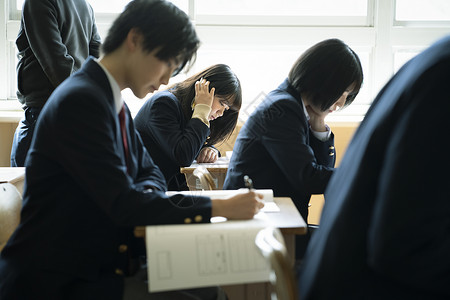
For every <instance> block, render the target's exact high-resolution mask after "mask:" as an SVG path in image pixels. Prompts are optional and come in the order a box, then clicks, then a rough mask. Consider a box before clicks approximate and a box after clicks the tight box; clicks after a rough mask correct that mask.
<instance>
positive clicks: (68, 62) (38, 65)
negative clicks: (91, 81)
mask: <svg viewBox="0 0 450 300" xmlns="http://www.w3.org/2000/svg"><path fill="white" fill-rule="evenodd" d="M16 45H17V49H18V51H19V54H18V57H19V63H18V64H17V98H18V99H19V101H20V103H21V104H22V107H23V109H24V111H25V116H24V118H23V119H22V120H21V121H20V123H19V126H18V127H17V130H16V133H15V135H14V141H13V145H12V149H11V166H12V167H23V166H24V165H25V158H26V156H27V153H28V149H29V147H30V143H31V139H32V137H33V132H34V128H35V125H36V121H37V118H38V117H39V114H40V112H41V109H42V107H43V106H44V104H45V103H46V102H47V99H48V97H50V95H51V93H52V92H53V90H54V89H55V88H56V87H57V86H58V85H59V84H60V83H61V82H63V81H64V80H65V79H66V78H67V77H69V76H70V75H71V74H72V73H74V72H75V71H77V70H78V69H80V68H81V65H82V64H83V62H84V61H85V60H86V58H87V57H88V56H94V57H99V48H100V36H99V35H98V32H97V27H96V24H95V19H94V12H93V10H92V7H91V6H90V5H89V4H88V3H87V2H86V0H71V1H66V0H25V3H24V5H23V8H22V20H21V23H20V31H19V35H18V37H17V40H16Z"/></svg>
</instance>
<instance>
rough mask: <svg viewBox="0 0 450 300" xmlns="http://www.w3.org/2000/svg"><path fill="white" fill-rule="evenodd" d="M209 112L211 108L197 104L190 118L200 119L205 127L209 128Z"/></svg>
mask: <svg viewBox="0 0 450 300" xmlns="http://www.w3.org/2000/svg"><path fill="white" fill-rule="evenodd" d="M210 112H211V107H210V106H208V105H206V104H197V105H195V107H194V112H193V113H192V118H197V119H200V121H202V122H203V123H205V125H206V126H208V127H209V118H208V117H209V113H210Z"/></svg>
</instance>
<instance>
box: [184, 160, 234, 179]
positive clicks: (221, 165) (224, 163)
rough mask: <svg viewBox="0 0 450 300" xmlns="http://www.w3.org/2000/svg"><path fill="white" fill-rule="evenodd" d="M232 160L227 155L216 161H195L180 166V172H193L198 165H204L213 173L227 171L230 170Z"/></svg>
mask: <svg viewBox="0 0 450 300" xmlns="http://www.w3.org/2000/svg"><path fill="white" fill-rule="evenodd" d="M229 163H230V160H229V159H228V158H227V157H220V158H219V159H218V160H217V161H216V162H214V163H200V164H199V163H193V164H192V165H190V166H189V167H184V168H180V172H181V173H183V174H185V175H186V174H192V172H194V170H195V168H197V167H198V166H204V167H205V168H206V169H208V171H209V172H211V173H226V172H227V171H228V164H229Z"/></svg>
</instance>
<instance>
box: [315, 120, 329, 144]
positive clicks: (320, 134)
mask: <svg viewBox="0 0 450 300" xmlns="http://www.w3.org/2000/svg"><path fill="white" fill-rule="evenodd" d="M325 127H326V128H327V131H314V130H312V128H311V132H312V133H313V134H314V136H315V137H316V138H317V139H318V140H319V141H322V142H326V141H328V140H329V139H330V136H331V129H330V127H328V125H327V124H325Z"/></svg>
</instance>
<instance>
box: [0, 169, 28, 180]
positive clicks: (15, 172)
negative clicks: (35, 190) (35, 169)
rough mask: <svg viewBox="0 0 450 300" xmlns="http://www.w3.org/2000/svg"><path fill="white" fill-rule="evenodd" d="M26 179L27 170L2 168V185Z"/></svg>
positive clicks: (0, 176)
mask: <svg viewBox="0 0 450 300" xmlns="http://www.w3.org/2000/svg"><path fill="white" fill-rule="evenodd" d="M24 178H25V168H10V167H0V183H3V182H10V183H16V182H18V181H21V180H23V179H24Z"/></svg>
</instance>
